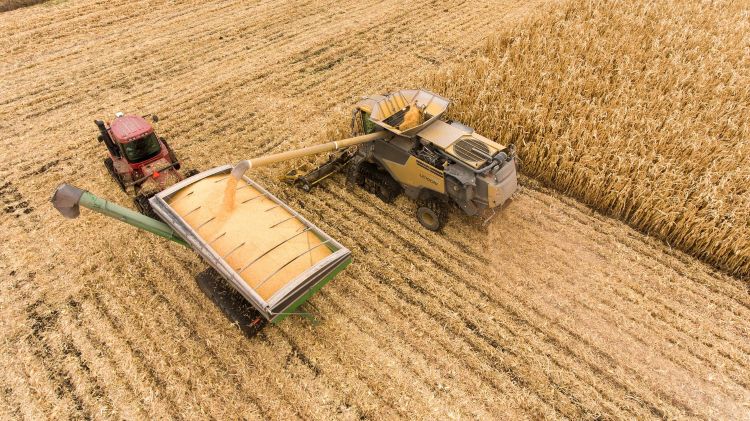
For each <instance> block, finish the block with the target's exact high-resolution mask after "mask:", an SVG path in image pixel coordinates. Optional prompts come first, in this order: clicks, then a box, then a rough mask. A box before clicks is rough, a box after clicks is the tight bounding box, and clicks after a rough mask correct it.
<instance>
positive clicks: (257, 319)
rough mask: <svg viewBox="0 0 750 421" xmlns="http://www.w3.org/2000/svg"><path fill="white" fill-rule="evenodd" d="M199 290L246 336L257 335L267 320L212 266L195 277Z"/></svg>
mask: <svg viewBox="0 0 750 421" xmlns="http://www.w3.org/2000/svg"><path fill="white" fill-rule="evenodd" d="M195 280H196V282H198V286H199V287H200V289H201V291H203V293H204V294H206V296H207V297H208V298H209V299H210V300H211V301H213V302H214V304H216V305H217V306H218V307H219V308H220V309H221V311H222V312H223V313H224V315H225V316H226V317H227V318H228V319H229V321H230V322H232V323H233V324H236V325H237V326H239V328H240V330H242V333H244V334H245V336H247V337H248V338H252V337H254V336H255V335H257V334H258V333H259V332H260V331H261V330H262V329H263V328H264V327H265V326H266V324H268V321H267V320H266V319H265V318H264V317H263V316H262V315H261V314H260V313H259V312H258V310H256V309H255V307H253V306H252V305H251V304H250V303H248V302H247V300H245V298H244V297H243V296H242V295H240V293H239V292H237V291H235V290H234V288H232V287H231V286H229V284H228V283H227V281H226V280H224V278H222V277H221V275H219V272H217V271H216V270H215V269H214V268H211V267H209V268H208V269H206V270H204V271H203V272H201V273H199V274H198V275H197V276H196V277H195Z"/></svg>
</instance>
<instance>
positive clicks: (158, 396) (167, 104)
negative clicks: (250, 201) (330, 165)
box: [0, 1, 750, 419]
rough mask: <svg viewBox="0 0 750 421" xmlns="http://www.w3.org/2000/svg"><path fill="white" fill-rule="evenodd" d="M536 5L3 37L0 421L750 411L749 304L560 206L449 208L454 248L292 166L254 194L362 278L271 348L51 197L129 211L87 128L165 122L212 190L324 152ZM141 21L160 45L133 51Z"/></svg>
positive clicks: (163, 8) (571, 205)
mask: <svg viewBox="0 0 750 421" xmlns="http://www.w3.org/2000/svg"><path fill="white" fill-rule="evenodd" d="M520 4H521V3H515V2H510V1H508V2H503V3H500V4H498V3H496V2H486V3H483V2H477V3H473V4H466V3H463V2H460V1H455V2H449V3H446V4H445V5H441V6H440V7H435V6H434V5H431V4H421V3H414V4H406V5H405V4H403V3H402V2H395V1H392V2H385V3H379V2H365V3H362V2H358V3H350V2H343V3H342V2H328V3H326V2H318V1H310V2H303V3H300V4H297V5H294V6H291V5H286V4H277V3H276V2H271V1H268V2H260V3H253V4H250V3H246V2H221V3H210V2H209V3H205V2H204V3H173V2H169V3H167V2H165V3H155V4H154V3H148V4H147V3H138V2H136V3H134V4H130V5H125V4H122V5H110V4H106V7H104V6H105V5H104V4H90V3H83V2H66V3H59V4H57V3H56V4H52V5H50V6H44V8H41V7H35V8H28V9H19V10H17V11H14V12H12V13H13V14H12V15H10V16H11V18H10V19H7V20H3V21H1V22H0V31H3V33H6V34H8V36H6V37H4V38H2V41H0V44H2V46H3V48H5V49H6V50H7V51H9V53H8V59H9V61H8V62H7V63H6V62H4V63H3V66H2V67H0V73H2V74H3V78H4V80H9V79H11V78H12V79H13V80H14V81H15V82H16V83H15V84H14V85H13V86H11V85H8V84H5V85H1V86H2V89H3V90H4V92H7V94H6V95H3V96H2V98H0V116H1V117H2V118H3V121H4V122H12V123H11V124H10V125H9V127H7V130H5V131H4V132H3V134H2V136H4V138H3V142H4V144H5V145H7V146H8V151H7V153H6V154H3V155H2V156H0V162H2V164H3V165H2V169H0V178H1V179H2V180H3V181H2V183H0V186H5V187H2V189H1V190H0V193H1V194H2V197H0V203H4V204H5V205H4V206H12V207H13V210H12V211H10V212H5V213H0V223H2V226H3V231H2V233H1V234H0V240H1V241H2V243H3V244H4V246H3V247H2V248H0V271H1V272H0V274H1V275H0V308H2V310H1V313H2V316H3V317H2V318H0V332H2V339H3V341H2V350H3V357H2V358H0V368H2V374H0V390H1V391H2V394H1V395H0V396H1V397H2V399H0V410H1V411H2V412H0V417H3V418H6V417H7V418H32V419H39V418H52V417H65V416H69V417H71V418H85V417H89V416H91V417H95V418H96V417H107V418H123V417H124V418H147V417H150V418H197V417H200V418H217V419H222V418H236V416H237V414H241V415H242V416H243V417H245V418H256V419H268V418H305V419H329V418H332V417H339V418H347V419H355V418H357V419H367V418H373V419H381V418H396V417H401V418H413V417H419V418H440V419H442V418H448V417H475V418H493V417H496V416H497V415H498V414H505V415H506V416H507V417H508V418H524V417H526V418H540V417H547V418H556V417H557V418H559V417H568V418H596V417H600V416H603V417H610V418H614V417H621V418H625V417H640V418H649V417H680V416H689V415H693V416H697V417H718V418H728V417H733V416H734V417H740V416H742V415H743V407H742V406H741V404H740V403H741V402H742V401H743V400H745V401H746V400H747V397H748V384H750V379H748V376H747V374H746V373H747V371H748V370H747V369H748V366H750V361H748V357H747V355H750V353H748V351H750V348H749V347H748V346H747V337H748V335H749V334H750V331H749V330H748V326H747V323H746V320H747V319H748V316H750V299H748V297H747V293H746V290H745V289H744V286H743V285H742V284H741V283H739V282H737V281H736V280H733V279H732V278H729V277H727V276H725V275H720V274H715V273H713V272H712V271H711V270H710V269H708V268H707V267H706V266H704V265H703V264H700V263H696V262H695V261H693V260H692V259H690V258H688V257H686V256H684V255H683V254H681V253H679V252H674V251H671V250H669V249H667V248H665V247H663V246H662V245H661V244H659V243H656V242H654V241H652V240H650V239H648V238H645V237H644V236H642V235H640V234H638V233H637V232H634V231H632V230H631V229H629V228H627V227H625V226H623V225H622V224H620V223H618V222H615V221H612V220H609V219H607V218H604V217H602V216H600V215H597V214H592V213H591V212H590V211H589V210H588V209H587V208H585V207H583V206H581V205H579V204H576V203H575V202H573V201H571V200H570V199H566V198H564V197H560V196H558V195H557V194H555V193H551V192H548V191H546V190H544V189H542V188H527V189H525V191H524V193H522V194H521V195H520V196H519V197H518V198H517V199H516V200H514V202H513V203H512V204H511V206H510V207H508V208H507V209H505V210H504V211H503V212H502V213H500V214H499V215H497V217H496V218H495V219H494V220H493V222H492V223H491V224H490V225H489V226H482V225H481V224H480V223H478V222H477V221H476V220H472V219H470V218H467V217H463V216H461V215H459V214H457V213H456V212H453V213H452V214H451V220H450V223H449V225H448V226H447V227H446V228H445V232H444V233H443V234H435V233H432V232H429V231H425V230H422V229H421V228H419V226H418V224H417V222H416V221H415V219H414V215H413V212H414V204H413V203H412V202H410V201H409V200H407V199H406V198H399V199H398V200H397V201H396V203H394V204H391V205H389V204H384V203H382V202H380V201H379V200H378V199H376V198H375V197H373V196H372V195H370V194H369V193H366V192H364V191H362V190H358V189H353V190H349V189H347V188H346V187H345V186H344V185H343V179H342V177H340V176H336V177H333V178H332V179H331V180H329V182H327V183H326V184H325V185H324V186H322V187H321V188H318V189H316V190H314V191H313V193H310V194H304V193H302V192H301V191H298V190H295V189H290V188H289V187H288V186H286V185H284V184H283V183H281V182H279V181H278V180H277V176H278V175H280V174H281V173H283V172H284V170H285V169H284V168H273V169H267V170H263V171H259V172H257V173H254V174H253V175H252V177H253V178H255V179H257V180H258V181H260V182H261V183H262V184H264V185H265V186H267V187H268V188H269V189H270V190H271V191H272V192H273V193H274V194H277V195H278V196H279V197H280V198H282V199H283V200H285V201H287V202H288V203H290V205H292V207H294V208H295V209H298V210H299V211H300V212H301V213H302V214H303V215H305V216H306V217H307V218H309V219H310V220H312V221H313V222H314V223H315V224H316V225H318V226H320V227H321V228H322V229H323V230H325V231H326V232H328V233H329V234H331V235H332V236H333V237H334V238H336V239H337V240H339V241H341V242H342V243H343V244H344V245H346V246H347V247H349V248H350V249H352V251H353V253H354V263H353V264H352V265H351V266H350V267H349V268H347V270H346V271H344V272H343V273H342V274H340V275H339V276H338V277H337V278H336V279H335V280H334V281H333V282H332V283H330V284H329V285H328V286H326V287H325V288H324V289H323V290H322V291H321V292H320V293H319V294H317V295H316V296H314V297H313V299H311V301H310V302H309V305H306V306H305V309H306V310H307V311H311V312H313V313H315V314H316V315H318V316H319V317H320V319H321V323H320V324H318V325H312V324H311V323H309V322H308V321H306V320H305V319H302V318H290V319H288V320H287V321H285V322H284V323H282V324H281V325H279V326H268V327H267V328H266V329H265V330H263V331H262V333H261V334H260V335H259V336H256V337H254V338H252V339H248V338H246V337H244V336H243V335H242V333H241V332H240V330H239V329H237V328H236V326H234V325H232V324H231V322H230V321H229V320H227V319H226V318H225V316H224V315H223V314H222V313H221V311H220V310H219V309H218V308H216V307H215V306H214V305H213V304H212V303H211V302H210V301H209V300H208V299H207V298H206V297H205V296H204V295H203V294H202V292H201V291H200V288H198V286H197V285H196V282H195V281H194V280H195V278H197V277H198V276H212V275H211V274H210V272H206V268H207V265H206V264H205V263H204V262H202V261H201V260H200V259H199V258H198V257H197V256H196V255H195V253H193V252H192V251H191V250H188V249H186V248H184V247H182V246H180V245H177V244H173V243H169V242H166V241H163V240H160V239H158V238H155V237H152V236H149V235H148V234H145V233H139V232H137V231H136V230H135V229H133V228H131V227H127V226H125V225H122V224H120V223H118V222H116V221H113V220H110V219H106V218H103V217H100V216H96V215H93V214H92V213H91V212H88V211H86V210H84V211H83V212H82V216H81V217H80V218H79V219H78V220H74V221H69V220H63V219H62V218H61V217H60V216H59V215H57V214H56V213H55V211H54V209H52V208H51V207H50V206H49V204H48V202H47V198H48V194H49V193H51V191H52V190H53V189H54V187H55V186H56V185H57V183H59V182H61V181H68V182H71V183H73V184H77V185H79V186H80V187H82V188H86V189H88V190H90V191H92V192H94V193H96V194H99V195H101V196H103V197H107V198H108V199H112V200H114V201H117V202H120V203H125V204H128V203H129V198H128V197H127V196H126V195H125V194H123V193H122V192H119V191H118V190H116V186H115V184H114V183H113V182H112V180H111V179H109V178H108V177H109V176H108V175H107V174H106V172H105V171H104V170H103V166H102V165H101V158H102V155H103V154H104V153H105V152H104V148H103V147H102V146H101V145H98V144H97V143H96V141H95V127H94V126H93V124H91V120H92V119H93V118H102V117H105V116H107V115H110V114H112V112H114V111H116V110H124V111H132V112H142V113H146V112H152V111H153V112H157V113H158V114H159V116H160V117H161V121H160V123H158V125H157V130H159V132H160V133H162V134H163V135H166V136H167V137H168V138H169V139H170V142H171V144H172V145H173V146H174V147H175V149H176V151H177V154H178V156H184V157H188V158H189V160H188V161H187V164H186V165H187V166H189V167H197V168H199V169H207V168H211V167H212V166H215V165H220V164H225V163H227V162H233V161H236V160H238V159H240V158H248V157H252V156H257V155H261V154H264V153H268V152H278V151H282V150H286V149H288V148H290V147H293V146H300V145H307V144H311V143H313V142H316V141H321V140H323V139H325V138H327V137H329V136H336V135H341V134H343V133H345V132H346V126H347V121H346V120H345V119H346V118H347V115H348V109H347V108H346V107H347V104H349V103H351V102H352V101H353V100H354V99H355V98H356V97H357V96H359V95H362V94H367V93H372V92H381V91H384V90H388V89H392V88H396V87H402V86H409V85H410V84H415V83H417V82H416V81H419V80H423V78H424V75H425V74H429V73H430V72H432V71H436V69H438V67H439V65H441V64H442V63H448V64H450V63H452V62H455V60H457V57H464V56H466V55H467V54H470V51H471V49H472V48H473V47H474V46H476V45H479V44H480V42H481V40H482V39H483V38H484V37H485V35H486V33H485V32H483V31H482V32H477V31H475V29H476V28H477V26H484V27H485V28H484V30H488V31H489V30H492V29H499V28H501V27H503V26H507V25H509V24H510V23H511V22H513V21H515V20H516V19H517V18H518V17H520V16H525V15H526V14H528V13H531V12H532V10H533V8H534V6H535V5H534V4H527V3H523V6H521V5H520ZM145 7H148V10H149V14H148V16H149V19H151V23H153V25H146V26H144V27H143V28H142V29H143V30H142V31H135V32H134V31H133V30H132V28H133V25H136V24H140V23H142V22H143V21H142V14H140V13H138V12H137V11H138V10H139V8H145ZM50 14H52V15H54V16H55V19H50ZM113 16H119V18H118V19H114V18H113ZM425 34H430V35H429V36H425ZM115 45H118V46H119V47H118V48H113V46H115ZM416 55H419V56H420V57H424V58H425V59H419V60H414V57H415V56H416ZM112 63H115V64H112ZM451 65H452V64H451ZM2 124H7V123H2ZM21 203H25V205H24V206H23V207H19V206H18V205H19V204H21ZM25 209H30V210H29V211H26V210H25ZM213 276H215V275H213ZM644 279H646V280H648V282H643V280H644ZM647 357H649V358H647ZM659 373H666V374H664V375H660V374H659ZM665 377H668V378H669V379H674V380H673V381H665ZM685 384H690V385H693V387H692V388H690V389H688V388H686V387H684V385H685ZM744 410H745V411H746V408H745V409H744Z"/></svg>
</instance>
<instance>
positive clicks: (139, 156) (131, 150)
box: [122, 133, 161, 162]
mask: <svg viewBox="0 0 750 421" xmlns="http://www.w3.org/2000/svg"><path fill="white" fill-rule="evenodd" d="M122 149H123V152H125V157H126V158H127V159H128V161H130V162H141V161H145V160H147V159H149V158H153V157H154V156H156V155H157V154H158V153H159V152H160V151H161V145H160V144H159V139H157V138H156V134H154V133H151V134H149V135H147V136H146V137H142V138H140V139H137V140H134V141H132V142H128V143H125V144H123V145H122Z"/></svg>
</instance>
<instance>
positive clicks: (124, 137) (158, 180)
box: [94, 113, 192, 215]
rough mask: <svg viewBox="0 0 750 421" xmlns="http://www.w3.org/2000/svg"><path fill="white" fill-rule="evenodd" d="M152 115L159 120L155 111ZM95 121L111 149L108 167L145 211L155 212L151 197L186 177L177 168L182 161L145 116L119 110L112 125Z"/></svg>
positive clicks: (105, 163)
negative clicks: (149, 200)
mask: <svg viewBox="0 0 750 421" xmlns="http://www.w3.org/2000/svg"><path fill="white" fill-rule="evenodd" d="M151 119H152V120H153V121H154V122H157V121H159V119H158V117H156V116H155V115H154V116H152V117H151ZM94 123H96V126H97V127H98V128H99V141H100V142H102V143H104V144H105V145H106V146H107V150H108V151H109V157H107V158H106V159H105V160H104V166H105V167H106V168H107V171H108V172H109V173H110V175H112V178H114V179H115V181H117V184H119V185H120V187H121V188H122V189H123V190H124V191H126V192H129V193H130V194H132V195H134V196H135V199H134V200H135V201H136V205H137V206H138V209H139V210H141V212H142V213H144V214H146V215H152V211H151V208H150V207H149V205H148V198H149V197H151V196H152V195H153V194H154V193H155V192H158V191H161V190H163V189H165V188H167V187H169V186H171V185H172V184H174V183H176V182H179V181H180V180H182V179H184V178H185V176H183V175H182V174H181V173H179V172H178V170H179V169H180V162H179V161H178V160H177V157H176V156H175V153H174V152H173V151H172V149H171V148H170V147H169V144H168V143H167V141H166V139H164V138H160V137H158V136H157V135H156V133H155V132H154V128H153V126H151V124H150V122H148V121H146V119H145V118H144V117H142V116H139V115H124V114H123V113H117V114H115V118H114V120H112V121H111V122H109V125H107V123H105V122H104V121H102V120H95V121H94ZM190 173H191V174H192V172H190ZM191 174H186V175H187V176H190V175H191Z"/></svg>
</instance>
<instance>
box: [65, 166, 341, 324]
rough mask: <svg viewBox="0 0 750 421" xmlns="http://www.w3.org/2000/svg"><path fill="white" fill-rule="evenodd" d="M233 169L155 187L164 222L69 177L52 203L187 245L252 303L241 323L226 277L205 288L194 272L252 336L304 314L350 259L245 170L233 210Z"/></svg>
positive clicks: (155, 202)
mask: <svg viewBox="0 0 750 421" xmlns="http://www.w3.org/2000/svg"><path fill="white" fill-rule="evenodd" d="M231 169H232V167H231V166H229V165H227V166H224V167H219V168H214V169H212V170H209V171H205V172H203V173H200V174H198V175H196V176H194V177H192V178H188V179H185V180H183V181H181V182H179V183H177V184H175V185H173V186H171V187H169V188H167V189H165V190H163V191H161V192H159V193H157V194H156V195H155V196H154V197H152V198H151V204H152V206H153V208H154V211H155V212H156V213H157V214H158V215H159V216H160V217H161V218H162V220H163V221H164V222H162V221H158V220H156V219H153V218H149V217H147V216H145V215H142V214H140V213H138V212H135V211H133V210H130V209H127V208H124V207H122V206H119V205H117V204H115V203H112V202H109V201H107V200H104V199H102V198H99V197H96V196H94V195H93V194H91V193H89V192H87V191H84V190H81V189H78V188H76V187H74V186H71V185H69V184H62V185H60V186H59V187H58V188H57V189H56V190H55V193H54V195H53V196H52V203H53V205H54V207H55V208H57V209H58V210H59V211H60V213H61V214H63V216H65V217H67V218H76V217H78V215H79V213H80V207H81V206H83V207H85V208H88V209H91V210H94V211H96V212H99V213H101V214H104V215H106V216H109V217H112V218H115V219H118V220H120V221H123V222H125V223H128V224H130V225H133V226H135V227H138V228H140V229H143V230H145V231H148V232H151V233H153V234H156V235H159V236H162V237H164V238H167V239H169V240H172V241H174V242H176V243H179V244H182V245H185V246H188V247H191V248H192V249H193V250H195V251H196V252H197V253H198V254H200V255H201V256H202V257H203V259H204V260H206V262H208V263H209V264H210V265H211V267H212V268H213V269H214V270H215V271H216V272H218V274H219V275H220V276H221V277H223V278H224V279H225V280H226V281H227V283H228V284H229V285H230V286H231V288H233V289H234V290H235V291H236V292H237V293H239V294H240V295H241V297H242V299H244V300H245V301H246V302H248V303H250V304H251V305H252V307H253V308H254V309H255V310H256V311H255V312H253V314H254V315H251V317H249V318H247V321H246V322H242V320H238V319H237V318H236V317H235V316H234V315H235V314H236V313H237V309H236V308H226V307H225V306H223V305H222V303H223V302H226V301H230V300H232V301H237V300H233V299H232V298H231V297H230V298H229V299H227V300H224V299H222V297H219V295H227V292H226V288H224V286H223V285H220V284H223V283H221V282H216V280H209V281H208V282H209V283H210V284H211V286H210V288H212V290H210V291H209V290H206V288H205V283H203V284H202V283H201V281H200V279H199V285H200V286H201V288H202V289H203V290H204V292H206V294H207V295H209V297H210V298H212V299H213V300H214V301H215V302H216V303H217V304H218V305H219V306H220V307H222V310H224V312H225V313H226V314H227V316H229V317H230V319H232V320H233V321H236V322H239V324H240V328H242V330H243V331H244V332H245V333H246V334H248V335H251V334H254V333H255V332H257V330H259V329H260V328H261V327H262V326H263V325H264V324H265V323H266V322H267V321H270V322H273V323H278V322H280V321H282V320H284V319H285V318H286V317H288V316H289V315H291V314H302V315H307V313H300V312H298V310H297V309H298V308H299V306H301V305H302V304H303V303H305V302H306V301H307V300H308V299H309V298H310V297H311V296H312V295H313V294H315V293H316V292H317V291H318V290H320V288H322V287H323V286H324V285H325V284H327V283H328V282H329V281H330V280H331V279H333V277H334V276H335V275H336V274H337V273H339V272H340V271H341V270H343V269H344V268H345V267H346V266H347V265H348V264H349V263H351V252H350V251H349V250H348V249H347V248H346V247H344V246H342V245H341V244H339V243H338V242H337V241H336V240H334V239H333V238H331V237H330V236H328V235H327V234H326V233H324V232H323V231H321V230H320V229H319V228H317V227H316V226H315V225H313V224H312V223H310V222H309V221H308V220H306V219H305V218H304V217H302V216H301V215H299V214H298V213H297V212H295V211H294V210H292V209H291V208H290V207H289V206H287V205H286V204H284V203H283V202H282V201H280V200H279V199H278V198H276V197H275V196H273V195H272V194H270V193H269V192H268V191H266V190H265V189H263V188H262V187H261V186H259V185H257V184H255V183H254V182H253V181H252V180H250V179H248V178H246V177H243V178H242V180H240V181H239V183H238V184H239V185H237V184H234V185H235V186H237V187H236V188H237V191H236V195H235V198H236V199H237V203H236V204H235V205H234V206H233V209H225V208H223V204H222V196H223V192H224V191H225V190H226V189H225V188H224V186H225V184H226V180H227V178H229V172H230V171H231ZM217 192H218V195H217V194H216V193H217ZM230 292H233V291H230ZM225 298H226V297H225ZM233 305H234V304H233Z"/></svg>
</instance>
